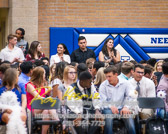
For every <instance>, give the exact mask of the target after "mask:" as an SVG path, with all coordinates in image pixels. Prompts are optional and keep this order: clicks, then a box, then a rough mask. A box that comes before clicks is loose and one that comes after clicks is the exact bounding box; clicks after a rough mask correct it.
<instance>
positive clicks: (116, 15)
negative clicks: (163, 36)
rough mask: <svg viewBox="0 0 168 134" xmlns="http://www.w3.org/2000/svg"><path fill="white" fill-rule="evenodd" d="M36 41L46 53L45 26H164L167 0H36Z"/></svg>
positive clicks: (167, 10)
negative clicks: (37, 0)
mask: <svg viewBox="0 0 168 134" xmlns="http://www.w3.org/2000/svg"><path fill="white" fill-rule="evenodd" d="M38 12H39V18H38V24H39V27H38V28H39V29H38V30H39V31H38V33H39V34H38V37H39V41H41V42H42V46H43V51H44V52H45V54H46V55H47V56H49V27H110V28H167V27H168V1H167V0H39V10H38Z"/></svg>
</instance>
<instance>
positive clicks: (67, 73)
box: [58, 65, 77, 100]
mask: <svg viewBox="0 0 168 134" xmlns="http://www.w3.org/2000/svg"><path fill="white" fill-rule="evenodd" d="M76 80H77V70H76V68H75V67H74V66H72V65H68V66H66V67H65V69H64V73H63V85H60V86H59V87H58V89H59V90H60V91H61V92H59V93H60V95H59V96H60V97H61V98H60V100H62V97H63V96H64V93H65V91H66V90H67V89H68V87H69V86H70V85H71V84H73V83H75V82H76Z"/></svg>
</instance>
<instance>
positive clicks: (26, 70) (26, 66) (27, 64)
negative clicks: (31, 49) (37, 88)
mask: <svg viewBox="0 0 168 134" xmlns="http://www.w3.org/2000/svg"><path fill="white" fill-rule="evenodd" d="M20 69H21V74H20V76H19V80H18V85H19V87H20V89H21V92H22V108H24V109H26V108H27V107H26V106H27V99H26V90H25V84H26V83H28V82H29V80H30V76H31V74H32V71H33V63H32V62H31V61H24V62H23V63H22V64H21V65H20Z"/></svg>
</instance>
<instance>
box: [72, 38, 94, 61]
mask: <svg viewBox="0 0 168 134" xmlns="http://www.w3.org/2000/svg"><path fill="white" fill-rule="evenodd" d="M78 45H79V48H78V49H76V50H75V51H73V52H72V54H71V62H77V63H86V60H87V59H88V58H95V59H96V56H95V53H94V51H93V50H91V49H89V48H87V47H86V45H87V41H86V38H85V37H84V36H79V38H78Z"/></svg>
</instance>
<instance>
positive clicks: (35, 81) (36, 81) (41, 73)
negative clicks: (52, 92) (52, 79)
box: [25, 67, 58, 134]
mask: <svg viewBox="0 0 168 134" xmlns="http://www.w3.org/2000/svg"><path fill="white" fill-rule="evenodd" d="M45 81H46V79H45V70H44V68H42V67H36V68H35V69H34V70H33V73H32V76H31V79H30V82H28V83H27V84H26V85H25V88H26V95H27V108H28V110H31V101H32V99H34V98H35V97H45V88H44V84H45ZM40 113H41V114H42V115H44V117H46V116H45V115H47V114H50V115H52V117H53V118H52V119H53V120H58V118H56V116H55V115H56V110H38V109H34V114H40ZM43 120H49V118H43ZM48 128H49V125H43V126H42V134H46V133H47V130H48Z"/></svg>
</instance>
